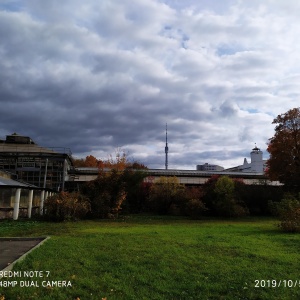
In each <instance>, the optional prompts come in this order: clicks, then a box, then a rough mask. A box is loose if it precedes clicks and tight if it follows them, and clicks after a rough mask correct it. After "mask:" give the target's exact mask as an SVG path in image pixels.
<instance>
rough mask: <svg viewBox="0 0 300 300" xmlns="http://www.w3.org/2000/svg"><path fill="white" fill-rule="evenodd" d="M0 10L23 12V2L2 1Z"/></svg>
mask: <svg viewBox="0 0 300 300" xmlns="http://www.w3.org/2000/svg"><path fill="white" fill-rule="evenodd" d="M0 10H4V11H12V12H17V11H21V10H22V2H20V1H1V2H0Z"/></svg>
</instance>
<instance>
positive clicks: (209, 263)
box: [0, 216, 300, 300]
mask: <svg viewBox="0 0 300 300" xmlns="http://www.w3.org/2000/svg"><path fill="white" fill-rule="evenodd" d="M275 224H276V221H275V220H273V219H268V218H260V219H258V218H250V219H243V220H226V221H222V220H199V221H194V220H187V219H184V218H174V217H166V218H163V217H155V216H131V217H129V218H127V219H125V220H118V221H81V222H67V223H46V222H34V221H17V222H16V221H15V222H13V221H5V222H0V235H1V236H45V235H47V236H51V239H49V240H48V241H46V242H45V243H44V244H43V245H42V246H41V247H40V248H38V249H36V250H34V251H33V252H32V253H30V254H29V255H28V256H27V258H26V259H25V260H24V261H22V262H21V263H18V264H17V265H16V266H15V267H14V270H15V271H29V270H37V271H44V272H45V271H50V276H49V278H33V280H34V281H38V282H40V285H41V281H42V280H51V281H57V280H65V281H71V283H72V287H68V288H67V287H61V288H58V287H54V288H44V287H39V288H36V287H32V288H20V287H14V288H13V287H9V288H3V287H2V288H1V287H0V295H1V294H2V295H4V296H5V300H7V299H13V300H15V299H20V300H22V299H26V300H28V299H46V300H47V299H58V300H59V299H63V300H66V299H70V300H71V299H76V297H79V298H80V300H85V299H87V300H90V299H97V300H98V299H100V300H101V299H102V298H107V300H111V299H116V300H119V299H120V300H122V299H126V300H131V299H139V300H141V299H147V300H148V299H155V300H159V299H176V300H178V299H200V300H201V299H245V300H246V299H256V300H258V299H268V300H269V299H281V300H282V299H300V282H299V280H300V272H299V271H300V265H299V250H300V235H297V234H296V235H295V234H285V233H282V232H280V231H279V230H278V228H276V225H275ZM3 280H7V278H6V279H2V282H3ZM14 280H17V281H22V280H25V279H24V278H14ZM26 280H28V279H26ZM255 280H266V285H268V284H269V285H271V282H267V280H277V282H279V281H280V280H293V281H294V282H295V280H297V282H298V284H297V287H292V288H289V287H284V286H283V285H284V284H286V283H284V282H283V281H282V283H281V286H280V287H277V288H272V287H264V288H263V287H260V288H258V287H255ZM0 299H1V297H0Z"/></svg>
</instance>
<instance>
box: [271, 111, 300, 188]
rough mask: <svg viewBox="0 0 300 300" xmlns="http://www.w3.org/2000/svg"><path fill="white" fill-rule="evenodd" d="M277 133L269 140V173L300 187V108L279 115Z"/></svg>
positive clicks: (290, 184)
mask: <svg viewBox="0 0 300 300" xmlns="http://www.w3.org/2000/svg"><path fill="white" fill-rule="evenodd" d="M272 124H276V127H275V134H274V136H273V137H272V138H271V139H270V140H269V144H268V152H269V153H270V158H269V160H268V162H267V165H268V170H267V174H268V175H269V177H270V179H271V180H279V181H280V182H282V183H284V184H285V185H286V186H290V187H298V188H299V187H300V108H293V109H291V110H289V111H287V112H286V113H284V114H281V115H278V116H277V118H275V119H274V121H273V123H272Z"/></svg>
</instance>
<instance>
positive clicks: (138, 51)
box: [0, 0, 300, 169]
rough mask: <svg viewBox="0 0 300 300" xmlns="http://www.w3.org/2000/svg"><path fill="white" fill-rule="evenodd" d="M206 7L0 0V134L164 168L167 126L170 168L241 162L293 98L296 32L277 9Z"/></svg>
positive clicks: (232, 4)
mask: <svg viewBox="0 0 300 300" xmlns="http://www.w3.org/2000/svg"><path fill="white" fill-rule="evenodd" d="M203 3H204V4H203V5H204V7H202V6H201V7H200V6H199V5H198V2H197V1H188V2H187V3H185V4H183V2H179V1H156V0H145V1H140V0H130V1H129V0H124V1H122V2H120V1H106V0H103V1H94V0H88V1H84V2H83V1H79V0H72V1H71V0H67V1H63V2H61V1H60V2H58V1H56V0H54V1H38V0H27V1H17V0H16V1H3V2H1V3H0V41H1V42H0V70H1V71H0V105H1V108H0V109H1V119H0V128H1V130H0V134H1V135H2V138H3V136H4V135H5V134H11V133H13V132H17V133H19V134H24V135H28V136H31V137H32V139H33V140H35V141H36V142H37V143H38V144H40V145H43V146H50V147H51V146H60V147H61V146H62V147H69V148H71V150H72V152H73V153H74V155H75V156H85V155H89V154H93V155H95V156H97V157H100V158H102V157H106V156H107V155H108V154H109V153H112V152H113V151H114V149H115V148H117V147H122V148H124V150H125V152H128V154H129V155H130V156H132V157H134V158H135V159H136V160H140V161H141V162H143V163H144V164H147V165H149V166H150V167H163V166H164V146H165V145H164V144H165V124H166V123H168V128H169V139H170V140H169V147H170V166H171V165H172V166H173V167H174V168H175V167H184V168H190V169H194V168H195V166H196V164H199V163H201V162H203V163H205V162H208V163H218V164H221V165H224V164H225V165H226V164H227V166H228V167H229V166H230V165H229V164H234V163H238V162H240V160H241V158H240V157H244V156H247V153H248V150H249V148H251V147H252V145H253V143H254V142H257V143H260V144H263V143H265V141H266V140H267V138H268V137H270V136H271V135H272V130H273V128H272V125H271V121H272V116H276V115H277V114H279V113H282V112H284V110H286V108H287V109H288V108H290V107H289V105H293V104H294V103H296V102H297V97H298V95H299V94H300V92H299V85H297V78H298V77H297V72H298V73H300V72H299V71H298V69H299V67H298V63H297V61H298V60H297V53H299V51H297V50H298V49H297V47H298V46H297V45H295V43H294V39H293V37H294V36H297V35H298V33H299V32H300V29H299V27H298V25H297V23H295V22H294V23H292V24H293V25H292V26H289V34H288V35H287V34H285V32H286V31H284V29H285V28H287V25H289V24H290V23H289V22H288V21H289V19H288V18H285V17H280V18H279V17H278V16H277V11H276V9H279V8H277V6H274V7H275V8H274V10H268V8H261V9H257V7H256V6H255V5H256V2H253V3H254V4H251V5H250V4H249V5H248V6H247V5H246V4H242V3H239V2H237V1H233V0H232V1H227V2H226V3H227V4H228V5H224V4H219V3H218V2H217V1H204V2H203ZM289 9H291V8H290V7H289V6H287V7H285V10H289ZM270 24H272V26H269V25H270ZM281 28H283V29H281ZM274 45H277V46H278V47H277V48H278V49H277V48H276V47H274ZM292 45H293V47H291V46H292ZM292 48H293V50H290V49H292ZM228 49H230V51H229V50H228ZM282 57H286V58H287V60H286V61H285V62H284V63H283V62H282V61H281V60H280V59H279V58H282ZM294 73H296V74H294ZM286 78H287V79H286ZM289 78H290V79H289ZM287 97H292V98H293V100H292V101H291V102H289V101H288V99H287ZM262 127H263V128H264V130H263V131H262V130H261V128H262ZM254 139H255V141H253V140H254ZM243 143H244V144H243ZM237 156H238V157H237ZM222 162H224V163H222Z"/></svg>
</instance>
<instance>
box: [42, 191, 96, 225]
mask: <svg viewBox="0 0 300 300" xmlns="http://www.w3.org/2000/svg"><path fill="white" fill-rule="evenodd" d="M44 207H45V218H46V219H49V220H52V221H66V220H77V219H82V218H84V217H85V215H86V214H87V213H88V212H89V211H90V209H91V206H90V203H89V201H88V199H87V198H85V197H84V196H83V195H81V194H79V193H75V192H74V193H68V192H60V193H59V194H56V195H53V196H51V197H48V198H47V199H46V201H45V204H44Z"/></svg>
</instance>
